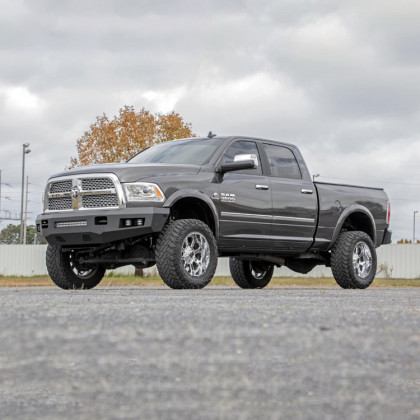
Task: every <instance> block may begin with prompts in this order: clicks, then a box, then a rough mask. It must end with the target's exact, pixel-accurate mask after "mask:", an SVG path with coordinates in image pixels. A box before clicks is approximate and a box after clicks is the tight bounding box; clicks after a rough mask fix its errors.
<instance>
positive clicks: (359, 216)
mask: <svg viewBox="0 0 420 420" xmlns="http://www.w3.org/2000/svg"><path fill="white" fill-rule="evenodd" d="M341 230H347V231H354V230H361V231H362V232H365V233H367V234H368V235H369V236H370V238H371V239H372V241H375V232H374V227H373V225H372V221H371V220H370V218H369V216H368V215H367V214H365V213H362V212H355V213H352V214H350V215H349V216H348V217H347V219H346V220H345V221H344V224H343V226H342V228H341Z"/></svg>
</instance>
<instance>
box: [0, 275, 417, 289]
mask: <svg viewBox="0 0 420 420" xmlns="http://www.w3.org/2000/svg"><path fill="white" fill-rule="evenodd" d="M163 285H164V283H163V281H162V279H161V278H160V277H158V276H154V277H135V276H118V275H115V274H114V275H112V276H105V277H104V278H103V280H102V281H101V283H100V286H105V287H107V286H143V287H155V286H163ZM33 286H55V285H54V283H53V282H52V280H51V279H50V278H49V277H48V276H35V277H7V276H0V287H33ZM210 286H228V287H237V286H236V285H235V283H234V281H233V280H232V278H231V277H214V278H213V280H212V282H211V283H210ZM281 286H301V287H322V286H336V287H338V286H337V283H336V282H335V280H334V279H333V278H328V277H321V278H309V277H274V278H273V279H272V280H271V282H270V284H269V285H268V286H267V287H281ZM371 287H420V279H380V278H378V279H375V280H374V282H373V284H372V286H371Z"/></svg>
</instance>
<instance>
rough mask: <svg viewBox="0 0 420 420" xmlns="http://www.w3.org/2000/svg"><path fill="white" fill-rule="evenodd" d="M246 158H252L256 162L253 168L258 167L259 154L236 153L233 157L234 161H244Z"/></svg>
mask: <svg viewBox="0 0 420 420" xmlns="http://www.w3.org/2000/svg"><path fill="white" fill-rule="evenodd" d="M244 160H252V161H253V162H254V168H253V169H256V168H258V158H257V155H253V154H250V155H236V156H235V157H234V158H233V161H234V162H242V161H244Z"/></svg>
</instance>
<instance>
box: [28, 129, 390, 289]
mask: <svg viewBox="0 0 420 420" xmlns="http://www.w3.org/2000/svg"><path fill="white" fill-rule="evenodd" d="M389 221H390V205H389V201H388V197H387V195H386V194H385V192H384V191H383V190H382V189H381V188H366V187H357V186H352V185H342V184H331V183H324V182H315V183H314V182H312V179H311V176H310V174H309V172H308V169H307V167H306V164H305V161H304V160H303V158H302V155H301V154H300V152H299V150H298V148H297V147H296V146H294V145H292V144H287V143H283V142H279V141H273V140H263V139H258V138H248V137H241V136H233V137H217V136H213V135H211V134H209V136H208V137H207V138H191V139H182V140H174V141H170V142H166V143H161V144H157V145H155V146H152V147H149V148H147V149H145V150H143V151H142V152H140V153H139V154H137V155H136V156H134V157H133V158H132V159H130V160H129V161H128V162H126V163H122V164H104V165H92V166H86V167H80V168H76V169H72V170H70V171H67V172H63V173H59V174H56V175H54V176H52V177H51V178H50V179H49V180H48V183H47V186H46V190H45V196H44V211H43V213H42V214H40V215H39V216H38V217H37V221H36V226H37V231H38V233H39V234H40V235H42V236H43V237H44V238H45V239H46V240H47V242H48V244H49V245H48V249H47V257H46V261H47V268H48V272H49V274H50V276H51V278H52V280H53V281H54V283H55V284H56V285H57V286H59V287H62V288H64V289H82V288H86V289H88V288H92V287H94V286H96V285H97V284H98V283H99V282H100V281H101V279H102V278H103V276H104V273H105V270H106V269H112V268H117V267H121V266H124V265H129V264H132V265H134V266H135V267H137V268H146V267H151V266H153V265H154V264H157V268H158V270H159V274H160V276H161V277H162V279H163V281H164V282H165V283H166V284H167V285H168V286H169V287H172V288H175V289H182V288H183V289H189V288H191V289H193V288H202V287H204V286H206V285H207V284H208V283H209V282H210V281H211V279H212V277H213V276H214V273H215V270H216V265H217V258H218V257H230V270H231V274H232V277H233V279H234V281H235V282H236V284H237V285H238V286H240V287H242V288H261V287H264V286H266V285H267V284H268V283H269V281H270V279H271V277H272V275H273V270H274V267H275V266H277V267H280V266H283V265H284V266H286V267H288V268H290V269H291V270H294V271H296V272H298V273H308V272H309V271H310V270H312V269H313V268H314V267H315V266H316V265H320V264H321V265H325V266H327V267H331V269H332V272H333V275H334V278H335V279H336V281H337V283H338V284H339V285H340V286H341V287H343V288H361V289H363V288H366V287H368V286H369V285H370V284H371V283H372V281H373V279H374V277H375V274H376V265H377V259H376V250H375V249H376V248H377V247H379V246H380V245H382V244H388V243H390V242H391V231H390V230H389Z"/></svg>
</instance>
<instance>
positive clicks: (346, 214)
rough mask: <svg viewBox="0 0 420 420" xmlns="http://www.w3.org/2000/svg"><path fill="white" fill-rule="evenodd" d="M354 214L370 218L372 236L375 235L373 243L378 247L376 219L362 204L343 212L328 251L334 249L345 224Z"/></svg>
mask: <svg viewBox="0 0 420 420" xmlns="http://www.w3.org/2000/svg"><path fill="white" fill-rule="evenodd" d="M353 213H363V214H365V215H366V216H368V218H369V220H370V223H371V225H372V235H373V238H372V242H373V244H374V245H375V247H376V223H375V219H374V218H373V216H372V213H371V212H370V211H369V209H367V208H366V207H364V206H361V205H360V204H353V205H351V206H349V207H347V208H346V209H345V210H344V211H343V213H341V215H340V217H339V218H338V221H337V224H336V226H335V229H334V233H333V236H332V238H331V243H330V246H329V248H328V249H331V248H332V246H333V245H334V243H335V241H336V240H337V238H338V235H339V234H340V232H341V229H342V227H343V225H344V222H345V221H346V219H347V218H348V217H349V216H350V215H351V214H353Z"/></svg>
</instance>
